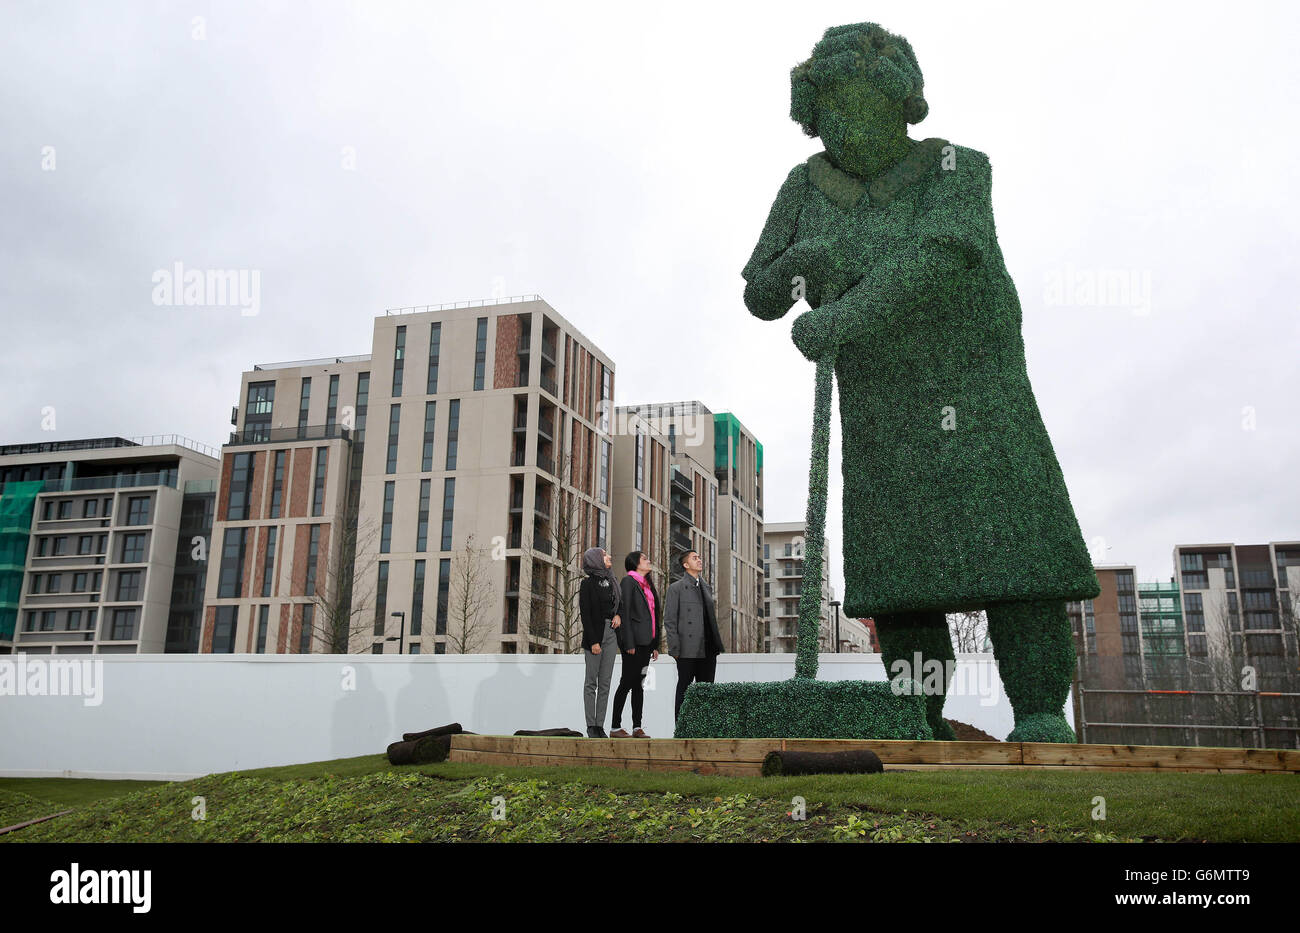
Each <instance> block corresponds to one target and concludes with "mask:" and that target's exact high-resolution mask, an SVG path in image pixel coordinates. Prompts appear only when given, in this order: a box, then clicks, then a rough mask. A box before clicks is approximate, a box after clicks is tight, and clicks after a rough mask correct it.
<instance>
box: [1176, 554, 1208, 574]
mask: <svg viewBox="0 0 1300 933" xmlns="http://www.w3.org/2000/svg"><path fill="white" fill-rule="evenodd" d="M1180 563H1181V564H1182V568H1183V569H1184V570H1204V569H1205V556H1204V555H1202V554H1184V555H1182V558H1181V561H1180Z"/></svg>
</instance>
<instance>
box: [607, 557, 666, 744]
mask: <svg viewBox="0 0 1300 933" xmlns="http://www.w3.org/2000/svg"><path fill="white" fill-rule="evenodd" d="M623 566H624V567H626V568H627V576H625V577H624V578H623V580H622V582H621V583H619V613H620V614H621V615H622V617H623V624H622V625H621V626H619V628H618V647H619V649H620V650H621V651H622V653H623V671H622V674H621V675H620V677H619V681H618V690H617V691H616V692H615V693H614V721H613V723H611V725H612V726H613V728H612V730H611V731H610V733H609V737H610V738H611V739H627V738H637V739H648V738H650V736H648V735H646V734H645V732H644V731H643V730H642V729H641V711H642V707H643V706H644V702H645V696H644V692H643V690H642V687H641V679H642V677H644V676H645V670H646V667H648V666H649V664H650V662H651V661H653V660H655V659H656V658H658V657H659V646H660V644H661V643H662V642H663V637H664V635H663V622H662V621H661V616H662V613H663V610H662V608H661V603H660V600H659V594H658V593H657V592H656V591H655V586H654V582H653V581H651V579H650V559H649V558H648V557H646V556H645V554H644V553H642V552H641V551H633V552H632V553H631V554H629V555H627V559H626V560H624V561H623ZM629 692H630V693H631V694H632V732H631V734H630V735H629V734H628V732H627V731H625V730H624V729H623V728H622V727H621V726H620V725H619V724H620V723H621V722H622V721H623V704H624V702H626V700H627V695H628V693H629Z"/></svg>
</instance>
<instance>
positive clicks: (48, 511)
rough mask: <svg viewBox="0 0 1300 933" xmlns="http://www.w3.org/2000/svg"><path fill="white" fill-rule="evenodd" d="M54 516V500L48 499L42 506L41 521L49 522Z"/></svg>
mask: <svg viewBox="0 0 1300 933" xmlns="http://www.w3.org/2000/svg"><path fill="white" fill-rule="evenodd" d="M52 518H54V500H53V499H46V500H45V504H44V505H42V506H41V521H43V522H48V521H49V520H50V519H52Z"/></svg>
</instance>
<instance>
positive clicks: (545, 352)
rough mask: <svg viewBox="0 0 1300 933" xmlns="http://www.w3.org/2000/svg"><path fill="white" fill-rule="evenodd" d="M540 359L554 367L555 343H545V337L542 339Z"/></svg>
mask: <svg viewBox="0 0 1300 933" xmlns="http://www.w3.org/2000/svg"><path fill="white" fill-rule="evenodd" d="M542 359H544V360H546V361H547V362H548V363H550V364H551V365H552V366H554V365H555V341H553V340H552V341H547V340H546V338H545V337H543V338H542Z"/></svg>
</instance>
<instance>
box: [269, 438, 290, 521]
mask: <svg viewBox="0 0 1300 933" xmlns="http://www.w3.org/2000/svg"><path fill="white" fill-rule="evenodd" d="M287 453H288V451H285V450H277V451H276V452H275V473H274V475H273V476H272V479H271V517H272V518H279V517H280V506H281V504H282V502H283V499H284V458H285V455H286V454H287Z"/></svg>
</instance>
